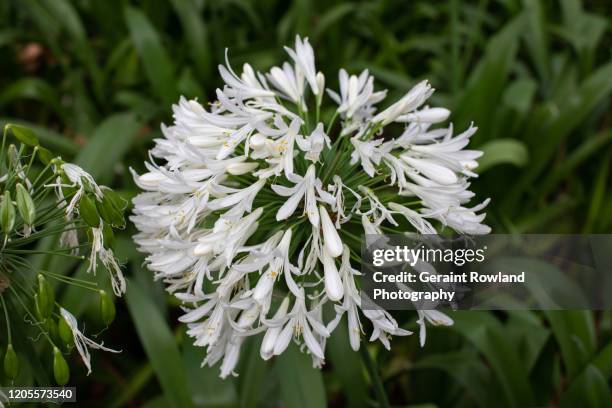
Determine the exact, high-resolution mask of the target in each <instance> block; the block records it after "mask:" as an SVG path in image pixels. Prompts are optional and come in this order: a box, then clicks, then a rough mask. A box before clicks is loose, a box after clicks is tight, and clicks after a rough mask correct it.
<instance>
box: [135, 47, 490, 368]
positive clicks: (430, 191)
mask: <svg viewBox="0 0 612 408" xmlns="http://www.w3.org/2000/svg"><path fill="white" fill-rule="evenodd" d="M286 50H287V52H288V54H289V56H290V59H291V61H290V62H285V63H284V64H282V65H281V66H280V67H274V68H272V69H271V70H270V71H269V72H267V73H259V72H255V71H254V70H253V68H251V66H250V65H249V64H245V65H244V67H243V70H242V74H240V75H239V74H237V73H236V72H235V71H234V70H233V69H232V68H231V67H230V65H229V63H227V65H226V66H219V72H220V74H221V77H222V78H223V80H224V81H225V85H224V87H223V89H217V92H216V96H217V101H216V102H214V103H212V104H211V107H210V109H205V108H204V107H203V106H202V105H201V104H200V103H198V101H197V100H186V99H185V98H181V99H180V101H179V103H178V104H177V105H174V106H173V112H174V123H173V124H172V125H171V126H162V131H163V134H164V137H163V138H162V139H157V140H156V141H155V147H154V148H153V149H152V150H151V152H150V154H151V161H150V162H148V163H146V168H147V171H146V172H145V173H143V174H140V175H138V174H136V173H134V179H135V181H136V183H137V184H138V186H139V187H140V188H142V189H143V190H144V191H145V192H143V193H142V194H140V195H139V196H137V197H136V198H135V199H134V215H133V216H132V221H133V222H134V223H135V225H136V227H137V228H138V230H139V233H138V234H137V235H136V236H135V240H136V242H137V243H138V245H139V247H140V250H141V251H143V252H145V253H147V254H148V256H147V258H146V261H147V265H148V267H149V269H150V270H152V271H153V273H154V275H155V278H156V279H161V280H163V281H164V282H165V283H166V284H167V289H168V291H169V292H171V293H173V294H174V295H175V296H176V297H177V298H178V299H180V300H181V301H182V302H183V304H184V310H185V314H184V315H183V316H182V317H181V318H180V320H181V321H182V322H184V323H186V324H187V325H188V331H187V333H188V334H189V335H190V336H191V337H193V338H194V344H195V345H197V346H201V347H206V349H207V356H206V358H205V360H204V362H203V364H208V365H213V364H216V363H217V362H219V361H222V362H221V376H222V377H225V376H227V375H230V374H233V373H234V368H235V366H236V363H237V361H238V358H239V354H240V347H241V344H242V342H243V340H244V338H245V337H247V336H251V335H255V334H258V333H264V336H263V341H262V344H261V357H262V358H263V359H269V358H271V357H272V356H274V355H278V354H281V353H282V352H283V351H284V350H285V349H286V348H287V346H288V345H289V344H290V343H291V341H294V342H296V343H298V344H299V345H300V346H302V347H301V348H302V350H306V351H307V352H308V353H309V354H310V355H311V356H312V358H313V365H315V366H321V365H322V364H323V363H324V359H325V344H326V339H327V338H328V337H329V336H330V333H331V332H332V331H333V330H334V329H335V328H336V327H337V326H338V324H340V322H341V317H342V316H343V315H345V314H346V315H347V319H346V321H347V322H348V326H349V334H350V336H349V338H350V344H351V347H352V348H353V349H355V350H357V349H358V348H359V347H360V342H361V340H362V335H363V334H364V333H365V331H366V330H367V331H370V330H371V335H370V336H369V339H370V341H375V340H377V339H378V340H380V341H381V342H382V343H383V344H384V346H385V347H387V348H389V346H390V343H389V339H390V337H391V336H393V335H398V336H404V335H409V334H411V332H409V331H407V330H404V329H402V328H401V327H399V325H398V323H397V322H396V321H395V319H394V318H393V317H392V316H391V315H390V314H389V313H387V312H385V311H381V310H365V309H366V308H364V309H363V310H362V307H361V296H360V294H359V290H358V285H357V283H356V281H355V280H356V277H357V276H358V275H359V272H358V271H357V269H359V265H357V264H356V263H355V259H359V256H360V248H361V236H362V234H364V233H367V234H376V233H382V232H395V233H398V232H413V233H415V232H416V233H421V234H431V233H436V232H438V231H440V230H441V229H443V228H451V229H453V230H455V231H456V232H459V233H467V234H486V233H488V232H489V227H487V226H486V225H483V224H482V221H483V219H484V214H482V213H479V211H481V210H482V209H483V208H484V207H485V206H486V204H487V201H485V202H483V203H481V204H478V205H476V206H471V207H470V206H469V205H468V202H469V201H470V200H471V199H472V197H473V195H474V194H473V193H472V192H470V191H469V185H470V184H469V182H468V180H469V179H470V178H471V177H475V176H476V174H475V173H474V168H475V167H476V166H477V162H476V159H477V158H478V157H480V156H481V154H482V152H479V151H475V150H466V149H465V147H466V146H467V144H468V142H469V138H470V136H471V135H472V134H474V132H475V131H476V128H475V127H473V126H470V128H469V129H467V130H466V131H464V132H463V133H461V134H459V135H455V134H454V132H453V128H452V126H449V127H442V126H440V125H438V124H439V123H441V122H443V121H445V120H446V119H447V118H448V116H449V113H450V112H449V111H448V110H447V109H444V108H437V107H428V106H426V105H424V104H425V102H426V100H427V98H428V97H429V96H430V95H431V94H432V93H433V89H432V87H431V86H430V84H429V83H428V82H427V81H422V82H420V83H419V84H417V85H416V86H415V87H414V88H413V89H411V90H410V91H409V92H408V93H407V94H406V95H405V96H404V97H402V98H401V99H399V100H398V101H396V102H394V103H385V102H386V101H385V97H386V93H387V92H386V91H385V90H375V89H374V78H373V77H372V76H371V75H369V73H368V71H364V72H362V73H361V74H359V75H349V74H348V73H347V72H346V71H345V70H340V73H339V82H340V89H339V91H338V92H336V91H333V90H329V89H327V92H326V93H327V95H328V96H329V98H325V92H324V86H325V78H324V76H323V74H321V73H320V72H317V70H316V67H315V60H314V52H313V49H312V47H311V46H310V44H309V42H308V39H301V38H300V37H297V38H296V43H295V48H293V49H291V48H286ZM379 103H384V104H385V105H386V106H388V107H387V108H385V109H379V108H378V107H377V104H379ZM321 118H327V119H326V120H325V121H324V120H321ZM388 125H391V126H390V127H389V126H388ZM324 307H325V308H329V310H331V311H332V312H335V317H333V318H332V319H330V320H329V321H325V320H324V318H323V312H322V311H323V308H324ZM366 321H369V323H367V324H366V323H365V322H366ZM425 322H428V323H433V324H443V325H449V324H452V320H451V319H450V318H448V317H447V316H445V315H443V314H442V313H440V312H428V311H422V312H419V317H418V323H419V325H420V327H421V339H422V341H424V339H425V331H424V327H425V326H424V325H425Z"/></svg>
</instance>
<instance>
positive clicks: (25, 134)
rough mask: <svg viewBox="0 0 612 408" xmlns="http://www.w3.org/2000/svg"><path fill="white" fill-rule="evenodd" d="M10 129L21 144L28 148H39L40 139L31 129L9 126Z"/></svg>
mask: <svg viewBox="0 0 612 408" xmlns="http://www.w3.org/2000/svg"><path fill="white" fill-rule="evenodd" d="M7 126H8V128H9V129H11V131H12V132H13V135H15V137H16V138H17V140H19V141H20V142H21V143H23V144H26V145H28V146H33V147H34V146H38V144H39V142H38V138H37V137H36V134H35V133H34V131H33V130H32V129H29V128H27V127H25V126H19V125H14V124H10V125H7Z"/></svg>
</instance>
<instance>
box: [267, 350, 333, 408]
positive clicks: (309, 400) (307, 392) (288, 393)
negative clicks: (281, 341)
mask: <svg viewBox="0 0 612 408" xmlns="http://www.w3.org/2000/svg"><path fill="white" fill-rule="evenodd" d="M276 370H277V375H278V379H279V381H280V388H281V393H282V397H283V405H284V406H285V407H287V408H310V407H313V408H319V407H326V406H327V403H326V397H325V388H324V387H323V377H322V376H321V371H320V370H317V369H316V368H313V367H312V360H311V358H310V356H309V355H307V354H306V353H302V352H300V350H299V349H298V347H297V346H296V345H295V344H293V343H292V344H291V345H290V346H289V347H288V348H287V350H285V351H284V352H283V353H282V354H281V355H280V356H278V357H277V361H276Z"/></svg>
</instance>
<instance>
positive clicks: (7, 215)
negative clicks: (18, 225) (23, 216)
mask: <svg viewBox="0 0 612 408" xmlns="http://www.w3.org/2000/svg"><path fill="white" fill-rule="evenodd" d="M14 225H15V207H14V206H13V201H12V200H11V192H10V191H5V192H4V195H3V196H2V202H0V227H1V229H2V232H3V233H4V235H8V234H9V233H10V232H11V231H12V230H13V226H14Z"/></svg>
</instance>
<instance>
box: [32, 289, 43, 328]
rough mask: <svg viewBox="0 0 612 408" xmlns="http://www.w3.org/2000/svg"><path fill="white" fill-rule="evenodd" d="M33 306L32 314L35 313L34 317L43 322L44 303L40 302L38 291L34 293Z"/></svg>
mask: <svg viewBox="0 0 612 408" xmlns="http://www.w3.org/2000/svg"><path fill="white" fill-rule="evenodd" d="M34 306H35V307H34V314H35V315H36V318H37V319H38V320H39V321H41V322H43V321H44V320H45V313H44V312H45V305H43V304H42V302H41V300H40V297H39V296H38V293H35V294H34Z"/></svg>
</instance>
